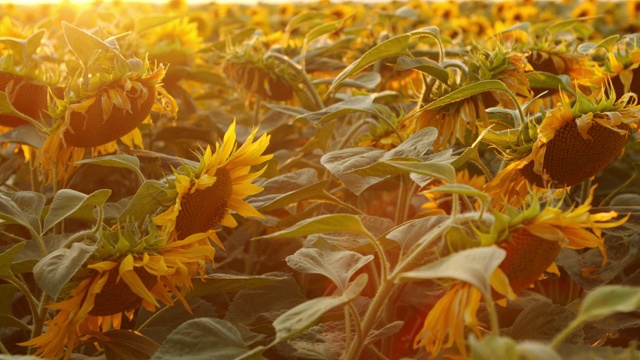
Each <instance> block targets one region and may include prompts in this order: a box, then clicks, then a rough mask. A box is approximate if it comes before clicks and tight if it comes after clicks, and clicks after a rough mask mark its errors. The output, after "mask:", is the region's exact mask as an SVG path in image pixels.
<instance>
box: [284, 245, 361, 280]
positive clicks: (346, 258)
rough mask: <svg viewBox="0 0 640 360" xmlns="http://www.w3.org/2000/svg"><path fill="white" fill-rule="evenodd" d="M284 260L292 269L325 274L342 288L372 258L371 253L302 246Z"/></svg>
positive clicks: (306, 272)
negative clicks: (363, 253)
mask: <svg viewBox="0 0 640 360" xmlns="http://www.w3.org/2000/svg"><path fill="white" fill-rule="evenodd" d="M285 260H286V262H287V265H289V267H291V268H292V269H294V270H296V271H298V272H301V273H305V274H320V275H323V276H326V277H328V278H329V279H330V280H331V281H333V283H334V284H336V286H338V288H340V289H342V290H344V289H345V288H346V287H347V284H348V283H349V279H351V276H353V274H355V273H356V271H358V270H359V269H361V268H362V267H363V266H365V265H366V264H367V263H369V262H370V261H371V260H373V255H367V256H363V255H360V254H358V253H357V252H353V251H348V250H342V249H337V248H331V247H329V246H324V247H322V248H302V249H300V250H298V251H296V252H295V253H294V254H293V255H289V256H287V258H286V259H285Z"/></svg>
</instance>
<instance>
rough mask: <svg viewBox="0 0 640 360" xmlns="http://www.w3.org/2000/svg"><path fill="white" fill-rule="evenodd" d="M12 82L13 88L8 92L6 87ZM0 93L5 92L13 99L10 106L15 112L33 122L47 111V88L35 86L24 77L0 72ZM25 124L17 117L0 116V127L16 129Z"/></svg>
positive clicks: (39, 85)
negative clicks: (31, 119)
mask: <svg viewBox="0 0 640 360" xmlns="http://www.w3.org/2000/svg"><path fill="white" fill-rule="evenodd" d="M12 80H13V88H12V90H11V91H9V89H7V85H9V83H10V82H11V81H12ZM0 91H3V92H6V93H7V95H8V96H9V99H12V98H13V100H12V102H11V105H13V107H14V108H16V110H18V111H20V112H21V113H23V114H25V115H27V116H29V117H31V118H33V119H34V120H40V114H41V113H42V112H44V111H47V109H48V107H49V103H48V99H47V92H48V89H47V86H46V85H41V84H36V83H34V82H32V81H31V80H29V79H27V78H25V77H24V76H19V75H15V74H11V73H8V72H4V71H0ZM9 92H11V93H9ZM26 123H27V121H25V120H23V119H21V118H19V117H17V116H13V115H7V114H0V126H7V127H16V126H19V125H23V124H26Z"/></svg>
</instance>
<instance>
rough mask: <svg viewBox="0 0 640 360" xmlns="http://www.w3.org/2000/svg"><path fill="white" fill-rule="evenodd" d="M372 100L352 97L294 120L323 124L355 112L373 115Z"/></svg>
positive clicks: (367, 97)
mask: <svg viewBox="0 0 640 360" xmlns="http://www.w3.org/2000/svg"><path fill="white" fill-rule="evenodd" d="M373 99H374V96H373V95H359V96H352V97H349V98H347V99H346V100H343V101H341V102H339V103H336V104H333V105H330V106H327V107H326V108H324V109H322V110H319V111H315V112H311V113H305V114H303V115H300V116H298V117H297V118H296V120H308V121H311V122H313V123H317V124H324V123H327V122H328V121H330V120H333V119H336V118H339V117H340V116H343V115H347V114H352V113H355V112H361V113H368V114H375V113H376V111H375V108H374V106H373Z"/></svg>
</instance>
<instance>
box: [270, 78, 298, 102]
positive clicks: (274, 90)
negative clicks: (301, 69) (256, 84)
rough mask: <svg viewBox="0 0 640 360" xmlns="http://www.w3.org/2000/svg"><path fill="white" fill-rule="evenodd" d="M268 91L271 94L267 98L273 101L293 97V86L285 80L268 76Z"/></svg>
mask: <svg viewBox="0 0 640 360" xmlns="http://www.w3.org/2000/svg"><path fill="white" fill-rule="evenodd" d="M269 91H270V92H271V94H269V96H267V98H269V99H271V100H274V101H287V100H291V99H293V87H292V86H291V85H289V84H287V83H286V82H284V81H282V80H280V79H275V78H271V77H270V78H269Z"/></svg>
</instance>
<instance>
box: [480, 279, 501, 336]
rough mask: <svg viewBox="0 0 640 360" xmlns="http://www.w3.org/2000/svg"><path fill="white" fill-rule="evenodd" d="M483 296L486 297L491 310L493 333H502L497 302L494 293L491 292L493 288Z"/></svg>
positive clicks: (486, 302) (490, 317)
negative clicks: (494, 299)
mask: <svg viewBox="0 0 640 360" xmlns="http://www.w3.org/2000/svg"><path fill="white" fill-rule="evenodd" d="M482 296H483V297H484V302H485V305H486V306H487V311H488V312H489V321H490V323H491V333H492V334H493V335H496V336H499V335H500V322H499V321H498V312H497V311H496V304H495V302H494V301H493V295H492V294H491V289H489V291H487V292H486V293H484V291H483V294H482Z"/></svg>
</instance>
